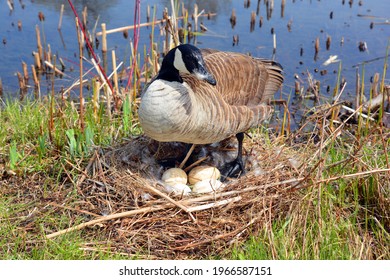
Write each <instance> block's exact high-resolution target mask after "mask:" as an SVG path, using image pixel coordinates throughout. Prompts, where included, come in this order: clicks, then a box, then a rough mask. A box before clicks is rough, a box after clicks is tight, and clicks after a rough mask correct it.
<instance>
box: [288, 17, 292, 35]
mask: <svg viewBox="0 0 390 280" xmlns="http://www.w3.org/2000/svg"><path fill="white" fill-rule="evenodd" d="M291 25H292V20H291V19H290V20H289V21H288V22H287V30H288V32H291Z"/></svg>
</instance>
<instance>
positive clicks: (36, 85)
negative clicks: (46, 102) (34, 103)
mask: <svg viewBox="0 0 390 280" xmlns="http://www.w3.org/2000/svg"><path fill="white" fill-rule="evenodd" d="M31 71H32V76H33V81H34V97H35V99H38V98H39V97H40V94H39V93H40V86H39V79H38V76H37V71H36V70H35V66H34V65H31Z"/></svg>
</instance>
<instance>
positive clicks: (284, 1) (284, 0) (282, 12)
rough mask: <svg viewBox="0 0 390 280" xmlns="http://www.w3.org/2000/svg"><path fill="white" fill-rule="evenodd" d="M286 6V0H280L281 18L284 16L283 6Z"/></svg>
mask: <svg viewBox="0 0 390 280" xmlns="http://www.w3.org/2000/svg"><path fill="white" fill-rule="evenodd" d="M285 6H286V0H282V9H281V14H280V16H281V17H282V18H283V17H284V7H285Z"/></svg>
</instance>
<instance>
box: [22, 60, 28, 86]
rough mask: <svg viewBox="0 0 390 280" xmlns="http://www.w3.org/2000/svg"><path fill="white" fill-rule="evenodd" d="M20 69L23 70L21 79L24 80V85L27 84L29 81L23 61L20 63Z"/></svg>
mask: <svg viewBox="0 0 390 280" xmlns="http://www.w3.org/2000/svg"><path fill="white" fill-rule="evenodd" d="M22 69H23V78H24V82H25V83H26V84H28V79H29V77H28V70H27V64H26V63H25V62H24V61H22Z"/></svg>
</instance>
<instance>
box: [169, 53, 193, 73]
mask: <svg viewBox="0 0 390 280" xmlns="http://www.w3.org/2000/svg"><path fill="white" fill-rule="evenodd" d="M173 66H174V67H175V68H176V69H177V70H179V71H180V72H183V73H187V74H190V72H189V71H188V69H187V67H186V65H185V64H184V61H183V57H182V55H181V51H180V50H179V49H176V51H175V59H174V61H173Z"/></svg>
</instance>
